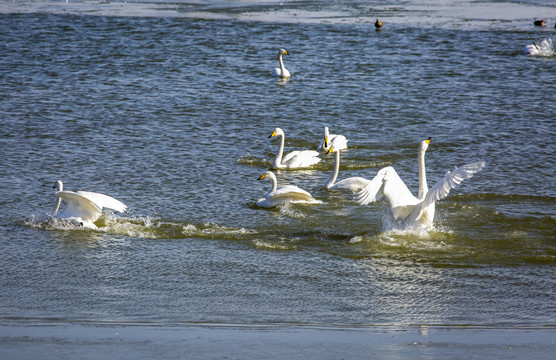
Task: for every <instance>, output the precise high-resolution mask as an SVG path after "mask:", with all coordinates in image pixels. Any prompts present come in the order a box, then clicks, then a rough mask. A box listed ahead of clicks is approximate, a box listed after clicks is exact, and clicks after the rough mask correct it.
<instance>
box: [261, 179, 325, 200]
mask: <svg viewBox="0 0 556 360" xmlns="http://www.w3.org/2000/svg"><path fill="white" fill-rule="evenodd" d="M267 178H268V179H270V180H271V181H272V189H270V191H269V192H268V193H267V194H266V195H265V196H264V197H262V198H259V199H258V200H257V202H256V204H257V206H259V207H263V208H273V207H276V206H278V205H282V204H285V203H303V204H322V201H320V200H316V199H315V198H313V197H312V196H311V194H309V193H308V192H307V191H305V190H303V189H300V188H298V187H297V186H294V185H282V186H280V187H278V182H277V181H276V175H274V173H273V172H272V171H267V172H265V173H264V174H263V175H261V176H260V177H259V178H258V179H257V180H262V179H267Z"/></svg>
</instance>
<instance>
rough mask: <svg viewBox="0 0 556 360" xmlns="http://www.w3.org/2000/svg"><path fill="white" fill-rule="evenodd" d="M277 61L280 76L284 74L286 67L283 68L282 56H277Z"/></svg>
mask: <svg viewBox="0 0 556 360" xmlns="http://www.w3.org/2000/svg"><path fill="white" fill-rule="evenodd" d="M278 61H279V62H280V71H282V76H283V75H284V74H285V70H286V67H285V66H284V61H283V60H282V54H280V55H278Z"/></svg>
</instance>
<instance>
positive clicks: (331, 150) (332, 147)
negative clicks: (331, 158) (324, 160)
mask: <svg viewBox="0 0 556 360" xmlns="http://www.w3.org/2000/svg"><path fill="white" fill-rule="evenodd" d="M334 151H336V152H338V151H339V150H336V149H334V146H331V147H330V149H328V151H327V152H326V153H327V154H330V153H331V152H334Z"/></svg>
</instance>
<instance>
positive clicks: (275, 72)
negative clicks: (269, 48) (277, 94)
mask: <svg viewBox="0 0 556 360" xmlns="http://www.w3.org/2000/svg"><path fill="white" fill-rule="evenodd" d="M282 55H289V54H288V52H287V51H286V50H284V49H280V51H278V62H279V63H280V67H279V68H274V69H272V76H277V77H281V78H288V77H290V72H289V71H288V69H286V67H285V66H284V61H283V60H282Z"/></svg>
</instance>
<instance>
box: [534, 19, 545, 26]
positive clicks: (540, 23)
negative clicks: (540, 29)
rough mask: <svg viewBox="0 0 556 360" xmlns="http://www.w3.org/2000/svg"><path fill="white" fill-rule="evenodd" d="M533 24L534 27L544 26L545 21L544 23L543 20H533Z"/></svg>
mask: <svg viewBox="0 0 556 360" xmlns="http://www.w3.org/2000/svg"><path fill="white" fill-rule="evenodd" d="M533 24H535V26H546V21H544V20H535V22H534V23H533Z"/></svg>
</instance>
